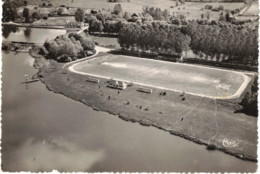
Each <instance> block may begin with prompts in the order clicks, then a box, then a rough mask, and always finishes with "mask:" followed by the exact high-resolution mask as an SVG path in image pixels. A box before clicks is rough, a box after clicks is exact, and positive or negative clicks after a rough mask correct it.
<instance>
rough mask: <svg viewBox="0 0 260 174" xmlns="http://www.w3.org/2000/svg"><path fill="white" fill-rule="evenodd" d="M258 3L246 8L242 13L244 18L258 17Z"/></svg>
mask: <svg viewBox="0 0 260 174" xmlns="http://www.w3.org/2000/svg"><path fill="white" fill-rule="evenodd" d="M258 12H259V10H258V3H253V4H252V5H251V6H250V7H248V8H247V9H246V10H245V12H244V13H243V15H244V16H258Z"/></svg>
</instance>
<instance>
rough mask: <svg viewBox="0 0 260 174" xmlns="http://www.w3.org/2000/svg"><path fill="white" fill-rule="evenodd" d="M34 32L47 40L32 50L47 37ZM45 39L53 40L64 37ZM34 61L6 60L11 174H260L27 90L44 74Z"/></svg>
mask: <svg viewBox="0 0 260 174" xmlns="http://www.w3.org/2000/svg"><path fill="white" fill-rule="evenodd" d="M31 30H33V31H32V33H35V35H36V36H37V35H41V37H39V39H37V38H38V37H31V38H34V39H29V40H28V42H33V41H34V42H41V41H44V39H43V36H42V33H43V32H42V29H41V30H39V29H31ZM18 33H20V34H18ZM18 33H15V32H11V33H10V34H9V36H8V37H7V38H6V39H9V38H16V39H21V40H23V39H25V38H24V37H25V36H24V33H23V32H18ZM44 33H48V37H50V38H51V37H56V35H57V34H62V32H61V33H58V32H57V30H56V31H55V30H48V31H46V32H44ZM12 35H15V36H12ZM43 35H45V34H43ZM35 38H36V40H35ZM33 61H34V59H33V58H32V57H31V56H30V55H28V54H27V53H18V54H16V53H14V52H2V63H3V68H2V70H3V72H2V75H3V78H2V169H3V170H4V171H35V172H36V171H51V170H53V169H57V170H60V171H87V172H104V171H107V172H109V171H113V172H117V171H119V172H123V171H129V172H137V171H138V172H155V171H162V172H163V171H165V172H254V171H255V170H256V168H257V163H255V162H249V161H243V160H241V159H238V158H236V157H233V156H230V155H227V154H225V153H223V152H220V151H208V150H206V147H205V146H203V145H198V144H196V143H193V142H191V141H188V140H185V139H183V138H180V137H178V136H174V135H171V134H169V133H168V132H164V131H162V130H159V129H157V128H154V127H144V126H141V125H140V124H138V123H131V122H126V121H123V120H121V119H120V118H118V117H117V116H114V115H110V114H108V113H104V112H99V111H94V110H92V109H91V108H90V107H88V106H85V105H83V104H82V103H79V102H76V101H74V100H71V99H69V98H67V97H65V96H63V95H60V94H55V93H53V92H50V91H48V89H47V88H46V87H45V85H44V84H42V83H41V82H35V83H31V84H28V85H25V84H22V83H21V82H22V81H24V75H25V74H27V75H29V76H31V75H33V74H35V73H36V72H37V70H36V69H34V68H33V66H32V65H33Z"/></svg>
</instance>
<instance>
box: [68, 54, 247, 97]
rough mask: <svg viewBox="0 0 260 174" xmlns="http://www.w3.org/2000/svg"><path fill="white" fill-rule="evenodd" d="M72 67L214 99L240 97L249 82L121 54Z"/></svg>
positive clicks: (237, 75) (232, 75) (224, 73)
mask: <svg viewBox="0 0 260 174" xmlns="http://www.w3.org/2000/svg"><path fill="white" fill-rule="evenodd" d="M158 67H159V68H158ZM69 69H70V70H74V71H75V72H77V73H80V74H85V75H92V76H96V77H104V78H106V79H110V78H113V79H118V80H122V81H126V82H133V83H135V84H141V85H142V84H143V85H144V86H151V87H158V88H161V89H167V90H173V91H174V90H176V91H185V92H187V93H191V94H195V95H201V96H209V97H213V98H221V97H224V98H232V97H234V96H236V97H239V96H238V93H239V91H238V90H243V89H242V88H245V87H246V86H247V83H248V77H247V76H245V75H243V74H241V73H237V72H234V71H227V70H220V69H214V68H206V67H199V66H193V65H186V64H178V63H169V62H163V61H154V60H148V59H140V58H135V57H129V56H121V55H120V56H115V55H106V56H102V57H99V58H96V59H91V60H89V61H86V62H80V63H77V64H74V65H73V66H71V67H70V68H69ZM187 70H188V71H187ZM244 82H245V83H244ZM242 84H243V85H242ZM240 92H241V91H240ZM242 92H243V91H242Z"/></svg>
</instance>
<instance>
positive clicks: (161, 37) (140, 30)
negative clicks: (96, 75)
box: [118, 22, 190, 55]
mask: <svg viewBox="0 0 260 174" xmlns="http://www.w3.org/2000/svg"><path fill="white" fill-rule="evenodd" d="M118 42H119V44H120V46H121V47H122V48H123V49H125V50H136V51H142V52H147V53H156V54H157V53H162V54H174V55H183V54H184V53H185V51H187V50H188V49H189V44H190V37H189V36H188V35H185V34H183V33H182V31H181V29H180V28H179V27H177V26H176V25H170V24H162V23H160V22H151V23H146V24H144V25H139V24H136V23H128V24H126V25H125V26H123V28H122V29H121V30H120V32H119V34H118Z"/></svg>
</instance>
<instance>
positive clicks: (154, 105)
mask: <svg viewBox="0 0 260 174" xmlns="http://www.w3.org/2000/svg"><path fill="white" fill-rule="evenodd" d="M97 56H99V55H97ZM62 66H64V64H61V63H57V62H55V61H53V60H49V61H48V63H45V65H44V66H43V67H42V68H41V69H40V72H39V76H40V77H41V80H42V82H43V83H45V84H46V86H47V88H48V89H49V90H51V91H53V92H55V93H60V94H63V95H65V96H67V97H69V98H72V99H74V100H76V101H79V102H82V103H84V104H86V105H88V106H90V107H92V108H93V109H94V110H99V111H104V112H108V113H111V114H113V115H117V116H119V117H120V118H122V119H123V120H126V121H132V122H139V123H140V124H142V125H145V126H154V127H157V128H159V129H163V130H165V131H168V132H170V133H171V134H174V135H178V136H181V137H184V138H187V139H189V140H192V141H194V142H196V143H200V144H205V145H207V146H208V147H209V148H210V149H218V150H221V151H223V152H226V153H229V154H231V155H234V156H237V157H239V158H242V159H247V160H253V161H256V158H257V118H255V117H250V116H247V115H245V114H243V113H234V111H235V109H234V107H233V105H230V106H229V105H228V104H226V103H225V102H224V104H223V101H220V100H214V99H209V98H202V97H198V96H193V95H188V94H187V95H185V98H184V99H183V96H181V95H180V93H176V92H172V91H162V90H160V89H156V88H154V89H153V93H152V94H146V93H141V92H138V91H137V90H138V89H139V88H140V87H141V86H139V85H133V86H131V87H128V88H127V89H126V90H123V91H121V90H116V89H111V88H108V87H106V83H107V82H106V81H107V80H105V79H100V82H99V83H92V82H88V81H86V76H84V75H79V74H75V73H72V72H70V71H68V70H67V66H66V68H62ZM162 92H166V95H160V93H162Z"/></svg>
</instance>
